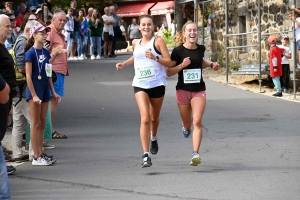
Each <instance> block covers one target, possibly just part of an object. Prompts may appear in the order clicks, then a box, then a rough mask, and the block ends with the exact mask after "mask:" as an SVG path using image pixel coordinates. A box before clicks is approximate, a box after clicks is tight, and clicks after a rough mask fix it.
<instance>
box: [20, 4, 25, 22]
mask: <svg viewBox="0 0 300 200" xmlns="http://www.w3.org/2000/svg"><path fill="white" fill-rule="evenodd" d="M18 10H19V11H20V12H21V15H22V17H21V19H22V20H23V18H24V16H25V14H26V6H25V4H24V3H20V4H19V6H18Z"/></svg>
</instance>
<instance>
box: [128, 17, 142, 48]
mask: <svg viewBox="0 0 300 200" xmlns="http://www.w3.org/2000/svg"><path fill="white" fill-rule="evenodd" d="M127 32H128V36H129V44H130V46H132V41H133V40H134V39H139V38H141V35H140V30H139V26H138V25H137V23H136V19H135V18H133V19H132V21H131V24H130V25H129V26H128V31H127Z"/></svg>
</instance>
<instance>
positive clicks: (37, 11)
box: [35, 8, 43, 14]
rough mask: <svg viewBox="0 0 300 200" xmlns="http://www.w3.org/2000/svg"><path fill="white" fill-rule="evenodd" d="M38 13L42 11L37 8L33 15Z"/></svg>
mask: <svg viewBox="0 0 300 200" xmlns="http://www.w3.org/2000/svg"><path fill="white" fill-rule="evenodd" d="M40 11H43V10H42V9H41V8H38V9H37V10H36V11H35V14H38V13H39V12H40Z"/></svg>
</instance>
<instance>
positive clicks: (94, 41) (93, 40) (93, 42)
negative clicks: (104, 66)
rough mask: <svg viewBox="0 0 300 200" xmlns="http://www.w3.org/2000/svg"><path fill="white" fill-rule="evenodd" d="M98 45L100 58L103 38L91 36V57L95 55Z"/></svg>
mask: <svg viewBox="0 0 300 200" xmlns="http://www.w3.org/2000/svg"><path fill="white" fill-rule="evenodd" d="M95 45H97V54H98V56H101V50H102V49H101V48H102V47H101V37H100V36H91V46H90V52H91V55H95V49H94V46H95Z"/></svg>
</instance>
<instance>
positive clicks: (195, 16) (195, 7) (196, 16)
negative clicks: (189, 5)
mask: <svg viewBox="0 0 300 200" xmlns="http://www.w3.org/2000/svg"><path fill="white" fill-rule="evenodd" d="M194 22H195V24H196V26H198V4H197V0H194Z"/></svg>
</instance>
